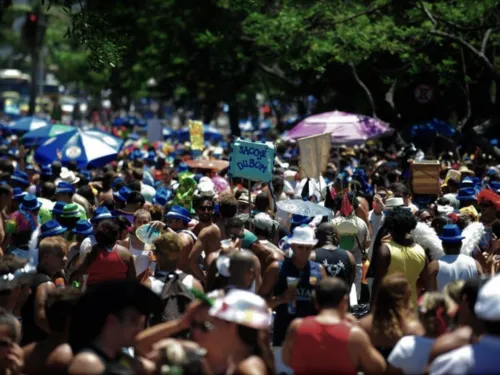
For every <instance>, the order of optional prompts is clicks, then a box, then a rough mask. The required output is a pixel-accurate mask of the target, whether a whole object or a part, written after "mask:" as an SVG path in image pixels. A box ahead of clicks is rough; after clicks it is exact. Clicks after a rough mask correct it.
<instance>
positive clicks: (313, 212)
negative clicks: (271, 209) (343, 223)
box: [277, 199, 332, 217]
mask: <svg viewBox="0 0 500 375" xmlns="http://www.w3.org/2000/svg"><path fill="white" fill-rule="evenodd" d="M277 206H278V209H280V210H281V211H284V212H288V213H290V214H294V215H301V216H307V217H315V216H328V217H332V211H331V210H330V209H329V208H327V207H323V206H320V205H319V204H316V203H313V202H310V201H304V200H302V199H289V200H284V201H279V202H277Z"/></svg>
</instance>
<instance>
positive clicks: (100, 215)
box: [90, 206, 114, 223]
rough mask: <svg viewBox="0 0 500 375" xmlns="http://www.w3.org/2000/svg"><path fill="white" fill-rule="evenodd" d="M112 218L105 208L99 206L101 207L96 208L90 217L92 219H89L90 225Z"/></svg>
mask: <svg viewBox="0 0 500 375" xmlns="http://www.w3.org/2000/svg"><path fill="white" fill-rule="evenodd" d="M113 218H114V216H113V215H111V212H109V210H108V209H107V208H106V207H104V206H101V207H97V208H96V210H95V212H94V217H92V219H90V221H91V222H92V223H97V222H98V221H100V220H104V219H113Z"/></svg>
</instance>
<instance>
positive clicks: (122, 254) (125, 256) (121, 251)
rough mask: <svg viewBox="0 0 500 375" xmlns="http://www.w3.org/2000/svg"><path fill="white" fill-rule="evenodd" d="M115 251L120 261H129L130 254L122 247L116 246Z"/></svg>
mask: <svg viewBox="0 0 500 375" xmlns="http://www.w3.org/2000/svg"><path fill="white" fill-rule="evenodd" d="M115 250H116V252H117V253H118V255H120V257H121V258H122V259H129V258H131V257H132V253H131V252H130V251H129V250H128V249H127V248H126V247H124V246H122V245H116V246H115Z"/></svg>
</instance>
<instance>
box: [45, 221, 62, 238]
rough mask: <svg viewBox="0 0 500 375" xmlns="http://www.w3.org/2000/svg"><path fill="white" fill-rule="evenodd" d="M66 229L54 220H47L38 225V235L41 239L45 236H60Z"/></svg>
mask: <svg viewBox="0 0 500 375" xmlns="http://www.w3.org/2000/svg"><path fill="white" fill-rule="evenodd" d="M67 230H68V228H66V227H63V226H62V225H61V224H59V223H58V222H57V221H56V220H49V221H47V222H46V223H45V224H43V225H42V226H41V227H40V235H39V237H40V239H42V238H47V237H53V236H60V235H62V234H64V233H65V232H66V231H67Z"/></svg>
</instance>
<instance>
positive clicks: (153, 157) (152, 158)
mask: <svg viewBox="0 0 500 375" xmlns="http://www.w3.org/2000/svg"><path fill="white" fill-rule="evenodd" d="M155 158H156V154H155V152H154V151H149V152H148V157H147V159H148V160H150V161H152V160H155Z"/></svg>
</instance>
